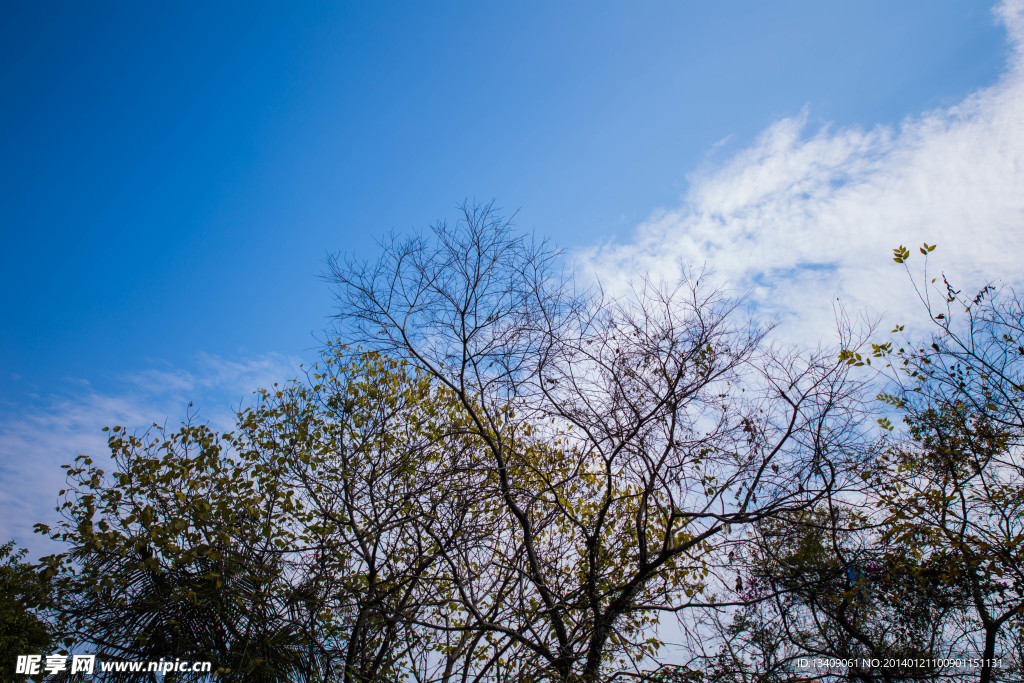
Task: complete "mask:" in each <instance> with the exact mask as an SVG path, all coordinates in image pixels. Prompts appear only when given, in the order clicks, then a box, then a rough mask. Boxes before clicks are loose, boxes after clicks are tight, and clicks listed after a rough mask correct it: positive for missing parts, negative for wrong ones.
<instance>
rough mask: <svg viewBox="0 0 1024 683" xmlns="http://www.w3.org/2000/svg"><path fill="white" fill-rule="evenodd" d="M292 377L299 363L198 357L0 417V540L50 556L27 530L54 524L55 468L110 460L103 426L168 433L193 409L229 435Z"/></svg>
mask: <svg viewBox="0 0 1024 683" xmlns="http://www.w3.org/2000/svg"><path fill="white" fill-rule="evenodd" d="M297 376H299V360H298V359H296V358H293V357H286V356H281V355H277V354H268V355H263V356H258V357H254V358H246V359H241V360H227V359H224V358H220V357H216V356H208V355H201V356H199V357H198V359H197V363H196V367H195V368H194V369H192V370H186V369H182V368H171V367H164V368H160V369H148V370H144V371H141V372H138V373H135V374H131V375H126V376H124V377H121V378H120V381H119V383H118V384H119V386H118V387H117V389H116V390H115V391H113V392H110V393H100V392H97V391H95V390H94V389H92V388H91V387H90V386H89V384H88V383H87V382H81V381H77V382H76V381H69V382H68V388H67V389H66V390H65V392H64V393H63V394H61V395H59V396H48V397H42V398H41V399H39V400H38V401H37V402H36V403H35V404H34V406H32V407H22V408H21V409H19V410H17V411H14V412H13V413H7V414H6V415H5V416H4V417H3V418H0V509H2V510H3V511H4V514H3V516H0V539H10V538H13V539H15V540H16V541H17V542H18V543H19V544H21V545H26V546H28V547H30V548H32V550H33V551H35V552H49V551H50V550H51V549H50V546H49V545H48V544H47V543H45V542H44V541H43V540H42V539H41V538H40V537H38V536H35V535H33V534H32V525H33V524H35V523H36V522H45V523H52V522H53V521H55V519H56V512H55V511H54V506H55V504H56V502H57V492H58V491H59V490H60V489H61V488H63V486H64V471H63V470H62V469H61V467H60V466H61V465H63V464H67V463H71V462H72V461H73V460H74V459H75V457H76V456H78V455H79V454H86V455H91V456H94V457H96V456H98V457H97V459H100V458H105V457H107V456H108V455H109V451H108V450H107V442H106V434H105V433H104V432H102V431H101V429H102V428H103V427H104V426H114V425H122V426H124V427H126V428H127V429H128V430H129V431H130V432H131V431H144V430H145V429H147V428H148V427H149V426H150V425H152V424H153V423H154V422H156V423H159V424H167V425H168V426H171V427H173V426H174V425H175V424H176V423H177V422H180V421H181V420H183V419H185V418H186V417H187V416H188V413H189V411H190V410H192V411H193V412H194V414H195V417H196V419H198V420H199V421H201V422H204V423H207V424H209V425H210V426H211V427H213V428H214V429H218V430H224V429H231V428H232V426H233V417H234V413H235V410H236V409H237V408H239V407H240V406H241V404H243V403H244V402H245V401H246V400H247V399H248V397H249V396H251V394H252V392H253V391H254V390H255V389H257V388H259V387H265V386H270V385H272V384H273V383H274V382H284V381H287V380H288V379H290V378H294V377H297ZM189 402H192V403H193V404H194V405H193V408H191V409H190V408H189V405H188V404H189Z"/></svg>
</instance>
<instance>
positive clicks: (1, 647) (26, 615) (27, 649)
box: [0, 541, 55, 681]
mask: <svg viewBox="0 0 1024 683" xmlns="http://www.w3.org/2000/svg"><path fill="white" fill-rule="evenodd" d="M14 548H15V545H14V541H10V542H8V543H5V544H4V545H2V546H0V562H2V564H0V662H2V665H0V666H2V667H3V672H4V680H12V681H13V680H18V679H17V678H16V677H15V673H14V666H15V662H16V660H17V657H18V656H19V655H44V654H48V653H49V652H50V648H51V647H52V646H53V644H54V640H55V639H54V635H53V630H54V629H53V626H52V625H51V624H49V623H48V622H47V621H45V620H44V619H43V618H41V617H40V614H39V611H40V610H45V609H46V608H47V606H48V604H49V599H50V595H49V586H48V584H47V583H46V582H45V581H43V580H41V577H40V576H39V574H38V573H37V572H36V571H35V570H34V568H33V567H32V565H30V564H28V563H26V562H23V561H22V560H24V558H25V555H26V553H27V551H26V550H25V549H24V548H22V549H21V550H15V549H14Z"/></svg>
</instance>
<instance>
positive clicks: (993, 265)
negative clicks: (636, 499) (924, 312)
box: [0, 0, 1024, 543]
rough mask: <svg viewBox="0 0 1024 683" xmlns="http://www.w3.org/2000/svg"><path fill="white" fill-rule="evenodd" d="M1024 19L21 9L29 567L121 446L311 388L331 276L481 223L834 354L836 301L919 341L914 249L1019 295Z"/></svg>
mask: <svg viewBox="0 0 1024 683" xmlns="http://www.w3.org/2000/svg"><path fill="white" fill-rule="evenodd" d="M1022 11H1024V10H1022V9H1021V2H1020V1H1019V0H1013V1H1012V2H1007V3H1004V4H1001V5H999V6H997V7H995V8H993V7H992V6H988V5H986V4H985V3H980V2H977V0H927V1H920V2H911V1H906V2H900V3H893V2H890V1H887V0H885V1H883V0H879V1H875V2H868V1H864V2H858V3H823V2H820V1H806V2H803V1H794V2H787V3H763V2H754V1H750V2H733V3H728V4H723V3H669V2H643V1H641V2H633V3H618V2H588V3H583V2H566V3H551V2H548V3H539V2H517V3H511V2H509V3H497V2H487V3H469V2H464V3H454V2H453V3H435V4H429V3H411V2H410V3H398V2H393V3H355V2H352V3H344V2H336V3H327V2H310V3H283V2H282V3H275V4H270V3H258V2H257V3H253V2H248V3H240V2H239V3H229V2H224V3H191V2H180V3H159V4H144V3H127V2H124V3H114V2H111V3H102V4H97V3H71V2H65V3H29V2H5V3H2V4H0V67H2V68H0V92H2V97H0V174H2V176H0V180H2V188H3V190H2V191H0V239H2V245H3V248H2V252H0V253H3V254H4V267H3V268H2V269H0V278H2V279H3V281H2V283H0V284H2V287H3V291H4V292H5V293H6V294H5V296H4V297H3V298H2V299H0V302H2V303H0V306H2V310H0V321H2V322H0V480H3V481H2V482H0V508H4V509H5V510H8V511H9V512H7V513H5V514H4V515H3V519H2V520H0V542H3V539H4V538H7V537H15V538H17V539H18V540H19V541H20V542H22V543H28V542H30V541H31V539H30V533H29V529H30V528H31V523H32V522H34V521H39V520H41V519H42V518H43V517H46V516H48V515H52V512H50V510H51V509H52V504H53V501H54V495H55V493H56V489H57V488H59V482H60V480H61V477H60V471H59V469H58V465H59V464H60V463H62V462H68V461H70V460H71V459H72V458H73V457H74V455H75V454H77V453H80V452H94V453H99V452H101V451H102V447H103V440H102V436H101V433H100V432H99V428H100V427H101V426H103V425H105V424H110V423H120V424H129V425H131V426H145V425H146V424H147V423H149V422H151V421H154V420H155V421H161V422H162V421H164V420H165V419H167V420H168V421H169V422H171V423H174V422H176V421H178V420H179V419H181V417H183V416H184V414H185V410H186V405H187V403H188V401H190V400H195V401H196V403H197V405H198V406H199V408H200V415H201V416H202V417H203V418H205V419H209V420H211V421H213V422H214V423H215V424H218V423H219V424H226V423H227V422H228V421H229V420H230V410H231V407H232V406H237V405H238V404H239V403H240V402H241V401H243V400H244V397H245V396H246V395H247V394H248V392H249V391H251V389H252V388H254V387H255V386H257V385H260V384H265V383H267V382H270V381H274V380H276V379H283V378H285V377H287V376H289V375H292V374H294V372H295V367H296V366H297V364H298V363H299V362H301V361H303V360H306V361H308V360H309V359H311V358H312V357H313V356H314V355H315V349H316V348H317V346H318V345H319V343H320V342H319V340H322V339H324V338H325V334H326V333H325V332H324V330H325V329H327V327H328V326H329V324H330V323H329V320H328V316H329V314H330V313H331V310H332V306H333V303H332V298H331V291H330V289H329V287H328V286H327V285H326V284H325V283H324V282H323V281H322V280H320V279H319V277H318V276H319V275H320V274H322V272H323V271H324V259H325V257H326V255H327V254H329V253H335V252H339V251H347V252H350V253H353V254H355V255H356V256H358V257H372V256H374V255H375V253H376V247H375V246H374V238H375V237H377V236H379V235H381V234H383V233H385V232H387V231H389V230H392V229H394V230H398V231H404V230H410V229H414V228H421V227H425V226H426V225H428V224H429V223H431V222H433V221H434V220H437V219H439V218H443V217H446V216H452V215H453V214H454V211H453V209H454V207H455V205H456V204H457V203H459V202H461V201H463V200H465V199H470V200H473V199H478V200H488V199H491V198H496V199H497V202H498V204H499V205H501V206H503V207H505V209H506V210H508V211H509V212H511V211H516V210H518V215H517V224H518V225H519V226H520V227H522V228H523V229H527V230H532V231H535V232H536V233H537V234H539V235H545V236H550V237H551V238H552V239H553V240H554V241H555V242H556V243H557V244H559V245H561V246H563V247H566V248H567V249H569V250H570V252H571V253H572V254H573V256H574V258H576V260H577V262H578V263H580V264H581V266H582V267H584V268H591V267H593V269H596V270H597V271H598V272H600V273H603V274H604V275H602V277H606V278H607V279H608V280H609V281H612V280H615V279H616V278H618V279H624V278H628V277H629V276H631V275H635V274H638V273H641V272H656V273H660V274H664V275H666V276H670V272H669V271H670V270H671V268H673V267H675V264H676V263H677V262H678V261H682V262H687V263H697V264H699V263H707V264H708V265H710V266H712V267H714V268H715V269H717V270H718V271H719V273H720V274H721V276H722V277H723V279H725V280H727V281H728V282H729V283H730V284H731V285H732V286H735V287H736V288H737V289H738V290H743V291H746V290H750V291H752V292H753V299H754V301H755V302H756V303H758V304H759V305H760V306H761V307H762V308H763V309H765V310H767V311H770V312H772V313H774V314H776V315H779V316H780V317H782V318H784V319H790V322H791V323H792V325H791V328H792V329H793V330H802V331H804V332H807V333H810V334H814V333H815V331H820V332H821V333H823V334H824V333H826V332H827V330H824V329H822V325H823V321H824V324H826V326H827V323H828V322H829V319H828V315H827V314H828V311H829V310H830V309H829V306H830V305H831V304H830V303H829V302H830V301H832V300H833V299H834V297H833V296H832V295H833V294H836V293H840V294H841V295H842V296H844V297H845V300H846V301H848V302H850V303H851V305H854V306H865V307H868V308H870V307H875V308H877V309H878V310H879V312H881V310H882V309H885V310H889V309H891V308H892V306H897V307H898V303H893V302H891V301H889V300H887V299H885V298H884V296H883V294H885V293H888V292H890V291H894V290H893V287H892V286H890V285H889V284H888V280H887V278H888V277H889V275H888V274H887V273H888V271H885V272H884V273H883V272H882V271H880V270H878V269H879V268H882V267H884V266H886V254H887V253H888V250H889V249H891V247H893V246H895V245H896V244H897V243H900V242H903V243H909V244H914V243H916V242H919V241H921V239H919V238H922V239H928V241H929V242H933V243H934V242H940V246H942V245H946V244H948V245H950V249H949V250H948V251H947V252H946V253H947V254H949V256H948V257H947V258H949V259H950V260H949V261H947V262H945V265H946V266H947V267H949V268H951V269H953V270H956V269H957V268H959V269H960V271H958V272H961V273H962V274H963V276H964V277H967V278H975V279H977V278H979V277H984V276H985V275H986V274H989V273H991V276H990V277H1002V278H1014V277H1017V275H1016V273H1017V271H1019V270H1020V269H1019V253H1020V251H1018V248H1024V229H1022V226H1024V200H1021V199H1020V197H1024V184H1022V180H1024V163H1022V159H1024V153H1022V146H1024V123H1022V122H1024V106H1022V104H1021V103H1022V102H1024V94H1022V92H1024V86H1022V85H1021V81H1022V76H1021V74H1022V71H1024V68H1022V67H1021V63H1022V59H1021V50H1020V45H1021V40H1022V37H1024V28H1022V26H1024V20H1022V19H1021V13H1022ZM922 236H923V237H922ZM997 241H998V245H1000V246H999V248H994V249H993V248H991V246H992V245H993V244H995V243H997ZM938 254H940V255H941V254H942V252H938ZM808 292H817V293H822V292H823V293H824V295H823V297H821V298H820V301H818V300H816V302H811V303H808V300H807V293H808ZM3 482H6V483H3Z"/></svg>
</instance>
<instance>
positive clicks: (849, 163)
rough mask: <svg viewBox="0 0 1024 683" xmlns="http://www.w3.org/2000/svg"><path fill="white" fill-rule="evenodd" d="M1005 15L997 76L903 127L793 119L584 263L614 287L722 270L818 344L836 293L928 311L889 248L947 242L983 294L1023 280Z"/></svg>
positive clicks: (1022, 15)
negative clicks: (1002, 60) (918, 304)
mask: <svg viewBox="0 0 1024 683" xmlns="http://www.w3.org/2000/svg"><path fill="white" fill-rule="evenodd" d="M995 12H996V14H997V16H998V17H999V19H1000V20H1001V21H1002V23H1003V25H1004V26H1005V28H1006V31H1007V35H1008V43H1009V45H1010V48H1011V49H1010V56H1009V60H1008V63H1007V65H1006V67H1005V69H1004V71H1003V73H1002V75H1001V77H1000V79H999V81H998V82H997V83H996V84H995V85H993V86H991V87H988V88H984V89H982V90H979V91H977V92H975V93H973V94H971V95H970V96H968V97H967V98H965V99H964V100H963V101H962V102H959V103H958V104H956V105H955V106H952V107H948V108H943V109H938V110H935V111H929V112H924V113H920V114H917V115H914V116H910V117H908V118H906V119H905V120H904V121H903V122H902V123H901V124H900V125H899V126H897V127H886V126H879V127H877V128H874V129H871V130H863V129H858V128H833V127H830V126H824V127H821V128H819V129H817V130H811V126H810V124H809V123H808V119H809V116H808V113H807V111H806V110H805V111H804V112H803V113H801V114H800V115H799V116H796V117H793V118H787V119H783V120H781V121H777V122H775V123H774V124H773V125H771V126H769V127H768V128H767V129H766V130H765V131H764V132H763V133H762V134H761V136H760V137H759V138H758V140H757V141H756V143H755V144H753V145H752V146H751V147H749V148H748V149H745V150H743V151H741V152H739V153H737V154H735V155H734V156H733V157H732V158H731V159H729V160H728V161H726V162H725V163H723V164H720V165H718V166H716V167H714V168H706V169H703V170H701V171H700V172H697V173H694V174H693V175H691V176H690V178H689V180H690V187H689V190H688V192H687V193H686V195H685V196H684V197H683V201H682V203H681V206H679V207H678V208H674V209H670V210H664V211H660V212H657V213H655V214H654V215H652V216H651V218H649V219H648V220H647V221H646V222H645V223H643V224H642V225H640V226H639V227H638V228H637V230H636V233H635V235H634V236H633V237H632V239H631V241H629V242H625V243H610V244H605V245H602V246H599V247H596V248H593V249H590V250H587V251H585V252H582V253H581V254H580V255H579V261H580V262H581V263H582V264H583V265H584V267H592V268H593V269H595V270H596V272H597V273H598V274H599V275H600V277H601V278H602V280H603V281H604V282H605V284H606V285H610V286H612V287H615V286H619V285H622V284H624V282H625V281H626V280H628V279H629V278H630V277H631V276H633V277H635V276H636V275H637V274H641V273H649V274H651V275H653V276H655V277H656V278H668V279H672V278H674V277H675V276H676V274H677V273H678V268H679V266H680V265H683V266H688V265H692V266H697V267H700V266H702V265H704V264H707V265H708V266H710V267H712V268H713V269H714V271H715V272H716V273H717V274H718V275H719V276H720V277H721V278H722V279H724V280H725V281H727V282H728V283H729V286H730V287H731V288H732V289H734V290H738V291H740V292H747V291H749V292H750V296H751V301H752V303H753V304H754V305H755V306H756V307H757V309H758V310H759V311H761V312H764V313H767V314H770V315H774V316H778V317H779V318H781V319H782V321H783V322H784V324H785V326H786V328H787V331H788V332H789V333H790V334H791V335H794V336H798V337H799V338H801V339H803V340H805V341H816V340H817V339H818V338H819V337H828V336H829V331H830V330H831V329H833V328H834V325H833V321H834V315H833V304H834V303H835V301H836V297H840V298H841V300H842V301H843V303H844V304H845V305H846V307H847V309H848V310H850V311H858V310H867V311H871V312H873V313H882V312H884V311H888V312H889V313H890V316H891V317H904V316H910V317H912V316H913V315H914V312H913V311H914V307H913V304H914V301H915V300H914V298H913V292H912V290H910V288H909V284H908V282H907V279H906V275H905V273H903V271H902V270H901V269H900V268H899V267H897V266H896V265H895V264H894V263H892V261H891V260H890V258H889V257H890V256H891V249H892V248H893V247H896V246H897V245H899V244H904V245H908V246H909V247H911V248H912V250H913V251H914V253H916V249H917V247H918V246H919V245H920V244H921V243H922V242H925V241H927V242H928V243H930V244H936V243H937V244H938V245H939V249H938V250H937V251H936V252H935V253H934V255H933V260H934V261H935V262H936V264H937V265H939V266H941V268H942V269H943V270H944V271H945V272H946V273H947V274H948V275H949V276H950V278H951V280H953V281H955V282H957V283H959V284H962V285H964V286H965V287H966V288H968V289H969V288H971V287H975V286H977V287H978V288H980V287H981V286H982V285H983V284H986V283H988V282H989V281H991V280H1000V279H1001V280H1003V281H1004V282H1008V283H1011V284H1012V283H1014V282H1019V281H1020V280H1021V279H1022V278H1024V272H1022V271H1021V269H1020V264H1021V255H1022V254H1024V1H1022V0H1008V1H1006V2H1003V3H1002V4H1000V5H999V6H998V7H997V8H996V10H995ZM912 263H913V262H912ZM609 278H610V279H611V280H610V281H609Z"/></svg>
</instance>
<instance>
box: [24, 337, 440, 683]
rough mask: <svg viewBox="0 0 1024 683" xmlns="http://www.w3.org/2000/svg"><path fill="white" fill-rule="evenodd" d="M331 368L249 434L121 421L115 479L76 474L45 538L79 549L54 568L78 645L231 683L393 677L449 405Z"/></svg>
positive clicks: (358, 371)
mask: <svg viewBox="0 0 1024 683" xmlns="http://www.w3.org/2000/svg"><path fill="white" fill-rule="evenodd" d="M323 363H324V365H325V367H324V369H323V371H321V370H320V369H319V368H315V369H314V374H313V375H312V376H311V378H310V382H308V383H305V384H304V383H301V382H294V383H292V384H291V385H289V386H287V387H276V386H275V387H274V388H273V389H272V390H265V391H262V392H261V393H260V394H259V397H258V401H257V403H256V405H255V406H254V407H252V408H250V409H247V410H245V411H242V412H241V413H239V415H238V429H237V430H236V431H235V432H231V433H225V434H217V433H215V432H213V431H212V430H210V429H209V428H208V427H206V426H204V425H195V424H185V425H183V426H182V427H181V428H180V429H179V430H177V431H175V432H173V433H170V434H167V433H166V431H165V430H164V429H162V428H160V427H157V426H154V427H153V429H152V430H151V432H150V433H148V434H145V435H142V436H136V435H129V434H127V433H126V432H125V430H124V429H122V428H120V427H114V428H113V430H111V431H112V434H111V436H110V439H109V445H110V449H111V455H112V459H113V462H112V467H111V469H112V472H111V473H109V474H108V473H107V472H106V471H104V469H103V468H101V467H100V465H99V464H98V463H96V462H95V461H94V460H93V459H92V458H88V457H85V456H83V457H81V458H79V460H78V461H77V462H76V464H75V465H74V466H70V467H69V468H68V477H69V482H70V487H69V489H68V490H67V491H65V492H62V494H64V495H65V502H64V503H63V505H62V506H61V509H62V511H63V513H64V521H63V522H62V523H61V524H60V525H59V527H58V528H57V529H55V530H52V531H50V530H48V529H45V528H44V529H43V531H50V534H51V536H52V537H53V538H54V539H56V540H60V541H62V542H64V543H66V544H68V545H69V546H70V547H71V550H70V551H69V552H67V553H64V554H60V555H56V556H52V557H50V558H46V563H47V565H48V573H49V574H52V575H54V576H55V579H56V583H57V585H58V586H59V588H60V597H61V602H60V607H61V610H62V612H63V614H64V616H65V617H66V618H67V619H68V620H69V628H70V633H71V635H73V636H74V637H75V638H77V639H78V640H79V641H80V642H83V643H88V644H91V646H92V647H93V648H94V650H95V651H96V653H97V654H98V655H100V656H101V657H108V658H114V659H145V660H158V659H161V658H176V659H189V660H211V661H212V662H213V663H214V667H215V669H216V672H217V675H218V677H219V679H221V680H244V681H259V680H266V681H285V680H288V681H293V680H307V681H313V680H334V678H333V676H334V671H335V670H336V669H338V670H341V671H343V678H344V680H359V681H369V680H394V677H395V671H394V666H395V663H396V662H397V661H399V660H400V659H401V658H402V657H403V656H404V655H405V654H407V651H408V650H409V649H410V648H411V647H413V644H414V643H412V644H411V643H410V642H407V641H406V640H403V639H407V638H411V637H409V634H408V633H407V632H408V628H407V623H408V622H407V621H406V620H407V619H409V618H412V617H413V616H414V614H415V612H414V611H413V610H412V609H411V608H409V606H408V605H407V604H406V603H407V597H408V594H409V592H410V591H411V590H412V589H413V588H414V587H415V586H416V580H415V579H416V578H417V577H418V576H421V575H422V574H423V571H424V569H425V568H426V567H427V566H429V565H430V561H429V560H428V559H424V558H429V557H430V554H431V551H430V549H429V548H428V547H427V546H428V545H429V544H430V543H432V542H433V540H432V539H430V538H425V537H424V535H423V534H422V533H418V532H416V531H410V529H415V528H416V525H415V524H414V523H413V522H414V518H415V516H416V515H417V514H419V513H418V512H417V511H418V509H419V508H418V506H419V505H420V504H421V503H423V502H424V501H423V500H422V499H421V497H420V495H419V494H420V493H421V489H419V488H417V487H422V486H423V484H422V481H423V480H422V479H420V476H421V475H422V474H423V472H424V467H425V466H428V465H429V463H431V462H434V463H436V462H438V460H439V457H438V453H439V452H440V451H441V449H443V448H444V447H445V446H446V445H449V444H450V441H446V439H445V438H444V435H443V434H440V433H439V432H438V430H440V429H442V427H439V426H438V423H439V422H442V421H443V419H444V400H443V397H441V396H438V395H437V394H436V392H432V391H431V389H430V386H429V384H428V383H425V382H424V381H422V379H417V378H415V377H413V376H410V375H409V374H407V373H406V372H405V371H404V370H403V369H402V368H401V367H399V365H398V364H397V363H393V362H388V361H385V360H384V359H382V358H380V357H379V356H377V355H375V354H366V355H360V354H353V355H352V356H351V357H348V356H346V354H345V351H344V350H343V349H333V348H332V349H329V350H328V351H327V352H326V353H325V355H324V361H323ZM449 452H450V449H449ZM438 492H439V489H437V487H435V490H434V493H435V498H437V497H439V495H438ZM449 492H450V491H449ZM443 508H444V505H443V504H441V503H439V502H437V501H435V502H434V504H433V505H432V506H428V508H427V509H426V510H425V511H423V512H422V513H423V514H429V513H430V512H435V513H438V512H440V511H441V510H442V509H443ZM454 528H457V527H454ZM399 615H400V616H401V617H402V618H403V620H402V621H399V619H398V616H399ZM412 640H414V639H412Z"/></svg>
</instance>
